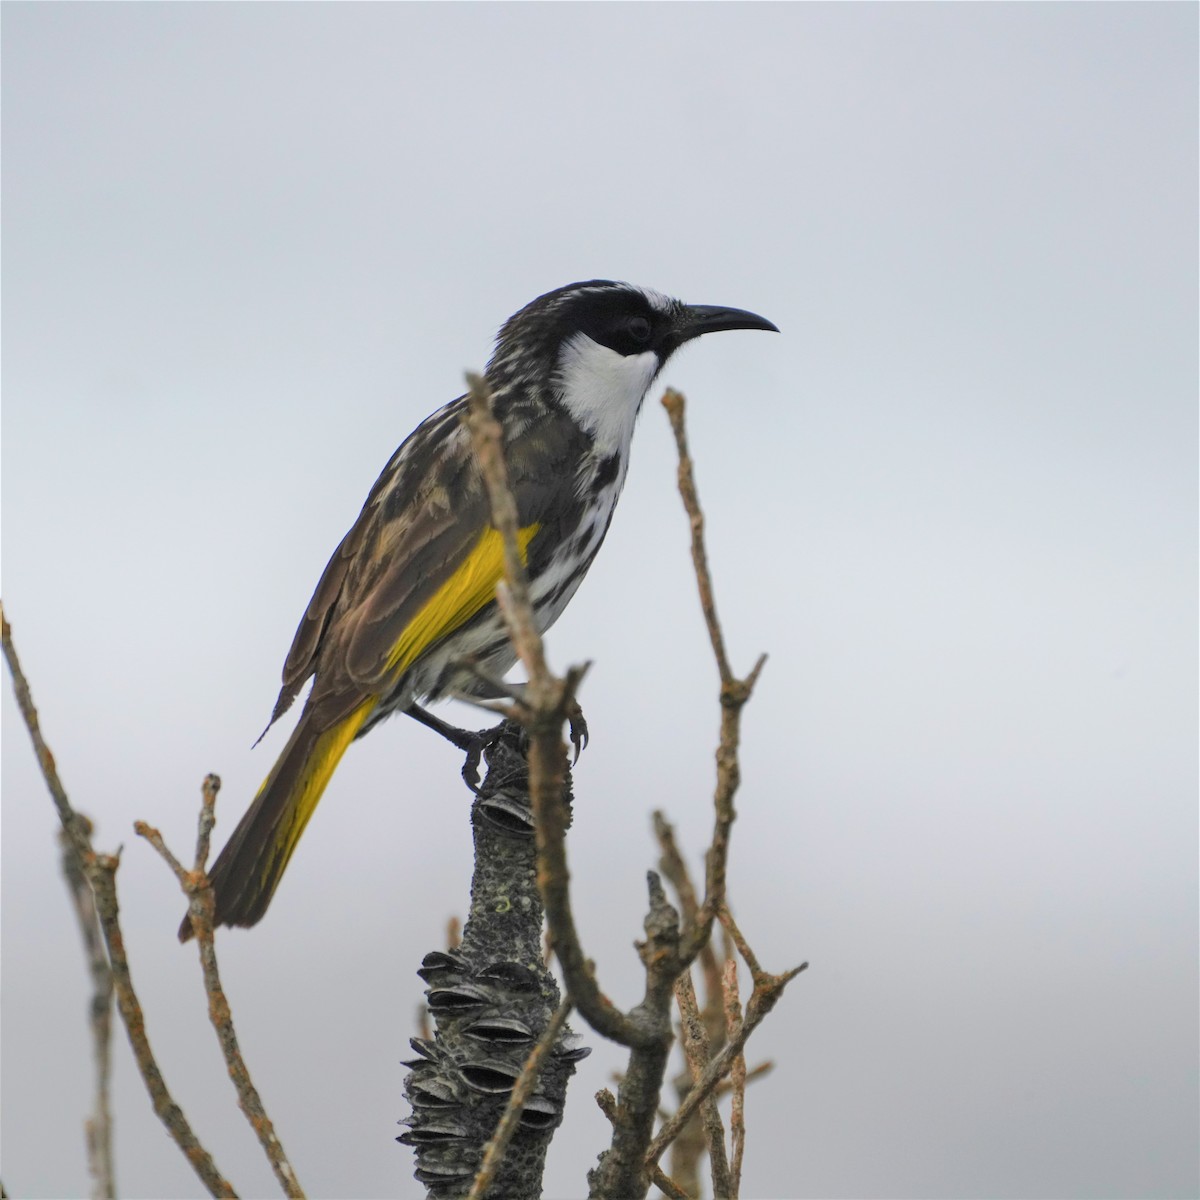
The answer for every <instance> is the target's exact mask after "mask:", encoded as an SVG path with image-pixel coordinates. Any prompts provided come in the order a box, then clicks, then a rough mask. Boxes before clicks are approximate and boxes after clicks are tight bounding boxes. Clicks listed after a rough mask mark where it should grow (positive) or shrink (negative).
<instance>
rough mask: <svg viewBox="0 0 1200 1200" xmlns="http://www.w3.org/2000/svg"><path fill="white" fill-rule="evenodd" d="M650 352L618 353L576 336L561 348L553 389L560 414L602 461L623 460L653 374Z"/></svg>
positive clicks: (655, 362) (655, 365) (653, 360)
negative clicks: (583, 433) (587, 437)
mask: <svg viewBox="0 0 1200 1200" xmlns="http://www.w3.org/2000/svg"><path fill="white" fill-rule="evenodd" d="M658 367H659V361H658V355H657V354H655V353H654V351H653V350H646V351H643V353H641V354H618V353H617V352H616V351H615V350H610V349H609V348H608V347H607V346H602V345H600V343H599V342H594V341H593V340H592V339H591V338H590V337H588V336H587V334H585V333H577V334H576V335H575V336H574V337H573V338H571V339H569V340H568V341H567V342H566V343H565V344H564V345H563V348H562V351H561V353H560V355H559V359H558V375H557V379H556V387H557V392H558V398H559V400H560V401H561V402H562V404H563V406H564V407H565V408H566V410H567V411H568V412H569V413H570V414H571V416H572V417H574V418H575V420H576V421H578V422H579V424H580V425H582V426H583V428H584V429H586V430H587V431H588V432H589V433H590V434H591V435H592V436H593V437H594V438H595V439H596V451H597V453H598V454H600V455H601V456H602V457H608V456H609V455H611V454H620V455H621V457H622V458H624V457H625V456H626V455H627V454H628V451H629V443H630V442H631V441H632V440H633V427H634V424H635V423H636V421H637V415H638V410H639V409H640V408H641V407H642V401H643V400H644V399H645V397H646V391H647V389H648V388H649V387H650V383H651V381H652V380H653V379H654V375H655V373H656V372H657V371H658Z"/></svg>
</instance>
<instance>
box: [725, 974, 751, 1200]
mask: <svg viewBox="0 0 1200 1200" xmlns="http://www.w3.org/2000/svg"><path fill="white" fill-rule="evenodd" d="M723 982H724V985H725V988H724V992H725V1033H726V1036H727V1037H733V1036H734V1034H735V1033H737V1031H738V1027H739V1026H740V1025H741V1023H742V1004H741V999H740V997H739V996H738V973H737V961H736V959H733V958H729V959H726V961H725V971H724V980H723ZM729 1082H730V1086H731V1087H732V1090H733V1106H732V1108H731V1110H730V1113H729V1141H730V1145H731V1147H732V1151H733V1161H732V1162H731V1163H730V1167H729V1178H730V1193H729V1194H730V1195H731V1196H737V1195H740V1193H741V1187H742V1158H743V1157H744V1155H745V1152H746V1056H745V1054H738V1055H737V1057H736V1058H735V1059H734V1060H733V1068H732V1070H731V1071H730V1073H729Z"/></svg>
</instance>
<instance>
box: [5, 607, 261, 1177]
mask: <svg viewBox="0 0 1200 1200" xmlns="http://www.w3.org/2000/svg"><path fill="white" fill-rule="evenodd" d="M0 640H2V641H3V647H4V657H5V659H6V660H7V662H8V669H9V671H10V672H11V673H12V680H13V691H14V693H15V694H16V698H17V705H18V707H19V708H20V710H21V716H22V717H23V718H24V721H25V727H26V728H27V729H28V730H29V737H30V740H31V741H32V742H33V749H34V754H35V755H36V757H37V760H38V765H39V766H40V767H41V770H42V777H43V779H44V780H45V781H46V787H47V788H48V789H49V792H50V796H51V798H52V799H53V801H54V806H55V808H56V809H57V810H58V816H59V820H60V821H61V822H62V826H63V830H64V832H65V833H66V835H67V837H68V838H69V839H70V840H71V844H72V845H73V846H74V847H75V849H76V850H77V851H78V854H79V858H80V861H81V862H82V864H83V868H84V872H85V874H86V877H87V881H88V883H89V884H90V885H91V888H92V893H93V895H94V896H95V898H96V913H97V916H98V917H99V920H100V929H101V932H102V933H103V935H104V944H105V948H106V950H107V952H108V961H109V966H110V968H111V970H112V977H113V988H114V991H115V992H116V997H117V1011H118V1012H119V1013H120V1014H121V1021H122V1023H123V1024H124V1026H125V1032H126V1034H127V1036H128V1038H129V1044H130V1046H131V1047H132V1048H133V1057H134V1060H135V1061H136V1062H137V1066H138V1071H139V1072H140V1074H141V1076H142V1080H143V1082H144V1083H145V1085H146V1090H147V1091H148V1092H149V1093H150V1102H151V1104H152V1105H153V1107H154V1112H155V1113H156V1115H157V1116H158V1118H159V1120H161V1121H162V1123H163V1124H164V1125H165V1126H166V1127H167V1131H168V1132H169V1133H170V1135H171V1137H172V1138H174V1140H175V1143H176V1145H178V1146H179V1148H180V1150H181V1151H182V1152H183V1155H184V1157H185V1158H186V1159H187V1160H188V1162H189V1163H191V1165H192V1169H193V1170H194V1171H195V1172H196V1174H197V1175H199V1177H200V1179H201V1181H202V1182H203V1184H204V1186H205V1187H206V1188H207V1189H208V1190H209V1193H210V1194H211V1195H213V1196H232V1197H236V1196H237V1193H236V1192H235V1191H234V1190H233V1186H232V1185H231V1184H230V1183H229V1181H228V1180H227V1179H226V1178H225V1177H224V1176H223V1175H222V1174H221V1172H220V1171H219V1170H217V1166H216V1164H215V1163H214V1162H213V1159H212V1155H210V1154H209V1153H208V1151H207V1150H205V1149H204V1147H203V1146H202V1145H201V1144H200V1140H199V1138H197V1137H196V1135H195V1133H194V1132H193V1131H192V1127H191V1125H190V1124H189V1123H188V1120H187V1118H186V1117H185V1116H184V1115H183V1110H182V1109H181V1108H180V1107H179V1105H178V1104H176V1103H175V1101H174V1100H173V1099H172V1097H171V1093H170V1092H169V1091H168V1089H167V1085H166V1082H165V1081H164V1079H163V1077H162V1072H161V1071H160V1070H159V1067H158V1063H157V1062H156V1061H155V1059H154V1054H153V1052H152V1051H151V1049H150V1042H149V1039H148V1038H147V1036H146V1022H145V1018H144V1017H143V1015H142V1008H141V1005H140V1004H139V1003H138V998H137V992H136V991H135V990H134V987H133V978H132V976H131V974H130V971H129V961H128V959H127V958H126V956H125V939H124V936H123V935H122V932H121V925H120V920H119V913H120V908H119V906H118V904H117V884H116V875H117V868H118V866H119V865H120V853H119V852H118V853H117V854H97V853H96V851H95V850H94V849H93V848H92V843H91V838H90V837H89V835H88V833H87V830H86V829H85V828H84V825H83V822H82V820H81V819H80V818H79V816H78V814H77V813H76V812H75V810H74V809H73V808H72V807H71V802H70V800H68V798H67V793H66V790H65V789H64V788H63V785H62V781H61V780H60V779H59V777H58V771H57V768H56V767H55V765H54V756H53V754H51V753H50V748H49V747H48V746H47V745H46V742H45V740H44V739H43V737H42V733H41V728H40V726H39V724H38V715H37V709H36V708H35V707H34V704H33V696H32V694H31V693H30V690H29V684H28V682H27V680H26V679H25V675H24V673H23V672H22V671H21V664H20V660H19V659H18V658H17V651H16V647H15V646H14V644H13V640H12V628H11V626H10V625H9V623H8V618H7V616H6V615H5V613H4V607H3V605H2V604H0Z"/></svg>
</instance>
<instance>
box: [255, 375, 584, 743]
mask: <svg viewBox="0 0 1200 1200" xmlns="http://www.w3.org/2000/svg"><path fill="white" fill-rule="evenodd" d="M462 409H463V402H462V400H461V399H460V400H456V401H454V402H453V403H452V404H450V405H447V406H446V407H445V408H444V409H442V410H440V411H439V412H438V413H435V414H434V415H433V416H432V417H430V418H429V419H428V420H427V421H425V422H424V423H423V424H422V425H421V426H419V427H418V429H417V430H416V431H414V433H413V434H412V436H411V437H410V438H409V439H408V441H406V442H405V443H404V445H403V446H401V447H400V449H399V450H398V451H397V452H396V454H394V455H393V456H392V459H391V461H390V462H389V463H388V466H387V467H386V468H385V469H384V471H383V473H382V474H381V475H380V477H379V479H378V480H377V481H376V483H375V486H374V487H373V488H372V489H371V494H370V496H369V497H368V498H367V502H366V504H365V505H364V506H363V510H362V512H361V513H360V514H359V517H358V520H357V521H356V522H355V523H354V526H353V528H352V529H351V530H350V532H349V533H347V534H346V536H345V537H344V538H343V539H342V542H341V544H340V545H339V547H338V549H337V551H336V552H335V553H334V555H333V557H332V558H331V559H330V561H329V564H328V566H327V567H326V568H325V572H324V574H323V575H322V577H321V581H320V583H318V585H317V589H316V591H315V592H314V594H313V598H312V600H311V601H310V602H309V606H308V609H307V611H306V612H305V615H304V619H303V620H302V621H301V623H300V627H299V628H298V629H297V631H296V636H295V639H294V641H293V643H292V649H291V651H290V653H289V654H288V658H287V662H286V664H285V666H284V678H283V684H284V685H283V688H282V690H281V691H280V694H279V700H278V702H277V703H276V706H275V713H274V715H273V716H272V718H271V719H272V721H274V720H275V719H276V718H277V717H279V716H280V715H282V713H283V712H285V711H286V710H287V708H288V707H289V706H290V704H291V703H292V701H293V700H294V699H295V697H296V695H297V694H298V693H299V691H300V689H301V688H302V687H303V685H304V682H305V681H306V680H307V679H308V678H309V677H310V676H311V675H313V674H314V673H316V674H317V675H318V680H317V684H316V685H315V687H314V691H313V695H312V698H311V700H310V705H313V706H319V707H320V708H321V709H322V722H321V723H322V726H324V724H325V722H326V721H330V722H332V721H334V720H337V719H340V718H341V717H343V716H345V715H346V713H347V712H349V711H351V710H352V709H353V707H354V706H355V705H356V704H357V703H358V702H359V701H361V700H362V699H363V697H364V696H367V695H371V694H375V693H377V692H378V690H379V689H380V688H381V687H382V686H383V685H384V683H385V682H386V681H387V676H388V674H389V673H390V671H391V669H392V668H391V666H390V663H389V659H390V657H391V656H392V653H393V650H394V648H395V647H396V645H397V641H398V639H399V638H400V637H401V635H402V634H403V633H404V631H405V630H406V628H407V627H408V625H409V624H410V622H411V621H412V620H413V618H414V616H415V615H416V614H417V613H418V612H420V611H421V609H422V608H423V607H424V605H425V604H426V603H427V602H428V601H429V600H430V598H431V597H432V596H433V595H434V594H435V593H436V592H437V591H438V590H439V589H440V588H441V587H442V586H443V585H444V584H445V583H446V582H447V581H448V580H449V579H451V577H452V576H454V574H455V572H456V571H457V570H458V568H459V567H460V566H461V564H462V563H463V562H464V561H465V560H466V558H467V557H468V556H469V555H470V553H471V551H472V549H473V548H474V547H475V546H476V545H477V544H478V542H479V539H480V537H481V535H482V534H483V532H484V530H485V529H486V528H487V527H488V525H489V523H490V520H489V511H488V505H487V498H486V494H485V492H484V488H483V483H482V480H481V479H480V477H479V473H478V469H477V468H476V466H475V461H474V457H473V455H472V453H471V448H470V442H469V438H468V436H467V433H466V431H465V430H464V429H463V428H462V426H461V423H460V414H461V412H462ZM520 430H521V436H520V437H519V438H518V439H517V441H516V442H515V443H513V444H512V445H511V446H510V448H509V468H510V476H511V480H512V485H513V490H514V493H515V494H516V498H517V506H518V512H519V514H520V520H521V524H522V525H523V526H527V525H531V524H534V523H539V524H540V523H543V522H545V524H544V526H543V533H542V534H539V537H538V538H535V540H534V542H533V543H531V545H530V547H529V556H530V561H531V563H532V562H533V561H535V560H536V559H537V558H540V557H541V556H540V554H539V553H538V546H537V542H538V540H539V539H540V538H541V537H542V536H543V535H544V536H545V537H546V538H547V539H555V540H556V539H557V538H558V537H559V536H561V532H562V526H563V519H562V518H563V517H564V516H565V510H566V509H568V508H572V507H574V505H575V504H577V503H578V500H577V498H576V497H574V495H573V488H574V475H575V471H574V467H575V465H577V463H578V454H579V452H580V450H581V448H582V442H581V440H580V439H581V435H580V432H579V430H578V428H577V427H576V426H575V425H574V423H573V422H571V421H570V420H569V419H567V418H565V417H564V416H562V415H560V414H556V413H549V412H547V411H546V410H545V409H541V410H540V411H538V412H537V413H536V416H535V419H533V420H532V421H531V420H530V419H528V418H526V419H523V420H522V421H521V423H520ZM547 518H552V519H549V520H547Z"/></svg>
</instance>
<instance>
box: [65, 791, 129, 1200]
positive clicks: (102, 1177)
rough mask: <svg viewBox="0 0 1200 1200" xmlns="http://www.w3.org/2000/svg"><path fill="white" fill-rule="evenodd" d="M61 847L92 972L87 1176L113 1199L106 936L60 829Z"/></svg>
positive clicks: (87, 826)
mask: <svg viewBox="0 0 1200 1200" xmlns="http://www.w3.org/2000/svg"><path fill="white" fill-rule="evenodd" d="M77 819H78V820H79V821H80V822H82V824H83V828H84V831H85V832H86V833H87V835H88V836H89V837H90V836H91V833H92V823H91V821H89V820H88V818H87V817H86V816H84V815H83V813H79V814H77ZM59 844H60V846H61V848H62V870H63V875H64V876H65V877H66V880H67V886H68V888H69V889H70V892H71V902H72V904H73V905H74V908H75V916H76V919H77V920H78V922H79V932H80V933H81V934H82V936H83V947H84V953H85V954H86V956H87V963H88V973H89V975H91V978H92V999H91V1003H90V1004H89V1005H88V1011H89V1019H88V1024H89V1025H90V1027H91V1030H92V1058H93V1062H94V1065H95V1073H96V1092H95V1097H94V1099H93V1102H92V1115H91V1116H90V1117H89V1118H88V1119H87V1122H86V1123H85V1126H84V1132H85V1135H86V1140H87V1158H88V1174H90V1175H91V1177H92V1196H93V1198H94V1200H112V1198H113V1197H114V1196H116V1194H117V1184H116V1175H115V1171H114V1165H113V1152H112V1113H111V1109H110V1105H109V1093H110V1085H111V1079H112V1011H113V979H112V971H111V970H110V969H109V966H108V954H107V953H106V952H105V949H104V934H103V933H102V932H101V929H100V918H99V917H98V916H97V914H96V897H95V896H94V895H93V894H92V888H91V885H90V884H89V883H88V881H87V873H86V871H85V870H84V866H83V862H82V860H81V859H80V857H79V852H78V850H76V848H75V843H74V842H73V841H72V840H71V838H70V837H68V836H67V833H66V831H65V830H60V831H59Z"/></svg>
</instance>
